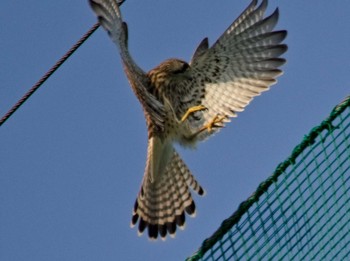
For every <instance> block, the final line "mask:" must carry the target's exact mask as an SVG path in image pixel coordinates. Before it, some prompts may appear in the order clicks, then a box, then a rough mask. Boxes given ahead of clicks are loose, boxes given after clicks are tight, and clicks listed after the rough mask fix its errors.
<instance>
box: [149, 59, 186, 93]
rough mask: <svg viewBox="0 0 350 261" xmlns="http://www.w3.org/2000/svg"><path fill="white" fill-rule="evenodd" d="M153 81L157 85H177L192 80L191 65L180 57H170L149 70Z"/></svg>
mask: <svg viewBox="0 0 350 261" xmlns="http://www.w3.org/2000/svg"><path fill="white" fill-rule="evenodd" d="M148 76H149V77H150V79H151V83H152V84H153V85H154V86H155V87H156V88H158V87H160V88H162V86H170V85H171V86H177V85H179V84H181V83H183V82H184V81H186V80H191V74H190V66H189V64H188V63H186V62H185V61H182V60H179V59H169V60H166V61H164V62H162V63H161V64H160V65H158V66H157V67H155V68H154V69H152V70H151V71H149V73H148Z"/></svg>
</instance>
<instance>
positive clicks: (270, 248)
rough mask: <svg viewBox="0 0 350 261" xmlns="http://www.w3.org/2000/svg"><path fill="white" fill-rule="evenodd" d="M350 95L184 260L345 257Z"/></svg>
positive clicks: (349, 251) (349, 228)
mask: <svg viewBox="0 0 350 261" xmlns="http://www.w3.org/2000/svg"><path fill="white" fill-rule="evenodd" d="M349 221H350V96H349V97H347V98H346V99H345V100H344V101H343V102H342V103H341V104H339V105H338V106H337V107H335V108H334V110H333V111H332V112H331V114H330V116H329V117H328V118H327V119H326V120H325V121H323V122H322V123H321V124H320V125H319V126H317V127H315V128H314V129H312V130H311V132H310V133H309V135H307V136H306V137H304V139H303V141H302V142H301V144H299V145H298V146H297V147H296V148H295V149H294V150H293V152H292V154H291V156H290V157H289V158H288V159H287V160H286V161H285V162H283V163H281V164H280V165H279V166H278V167H277V169H276V170H275V172H274V173H273V175H272V176H271V177H269V178H268V179H267V180H266V181H264V182H263V183H261V184H260V185H259V187H258V189H257V190H256V191H255V192H254V193H253V195H252V196H251V197H249V198H248V199H247V200H246V201H244V202H243V203H241V205H240V206H239V208H238V210H237V211H236V212H235V213H234V214H233V215H232V216H231V217H229V218H228V219H226V220H225V221H224V222H223V223H222V224H221V226H220V228H219V229H218V230H217V231H216V232H215V233H214V234H213V235H212V236H211V237H210V238H208V239H206V240H205V241H204V242H203V244H202V246H201V247H200V248H199V250H198V251H197V252H196V253H195V254H194V255H193V256H191V257H189V258H188V259H187V260H191V261H193V260H350V222H349Z"/></svg>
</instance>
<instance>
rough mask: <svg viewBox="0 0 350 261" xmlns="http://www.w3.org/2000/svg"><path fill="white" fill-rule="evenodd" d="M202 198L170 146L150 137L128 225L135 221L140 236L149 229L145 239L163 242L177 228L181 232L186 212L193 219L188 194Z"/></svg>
mask: <svg viewBox="0 0 350 261" xmlns="http://www.w3.org/2000/svg"><path fill="white" fill-rule="evenodd" d="M190 188H191V189H192V190H194V191H195V192H197V194H199V195H204V190H203V188H202V187H201V186H200V185H199V184H198V182H197V181H196V179H195V178H194V176H193V175H192V174H191V172H190V170H189V169H188V168H187V166H186V164H185V163H184V162H183V160H182V159H181V158H180V156H179V154H178V153H177V152H176V151H175V149H174V147H173V146H172V144H171V143H163V142H162V141H161V140H160V139H159V138H157V137H153V138H151V139H150V141H149V144H148V156H147V164H146V170H145V175H144V178H143V181H142V186H141V190H140V192H139V195H138V197H137V199H136V202H135V206H134V210H133V215H132V220H131V226H132V227H133V226H135V225H136V223H137V222H139V224H138V231H139V234H140V235H141V234H142V233H143V232H144V231H145V229H146V228H147V227H148V236H149V237H150V238H151V239H156V238H157V237H158V234H159V235H160V237H161V238H162V239H165V237H166V235H167V234H168V233H169V235H170V236H172V237H174V236H175V232H176V227H177V226H178V227H179V228H181V229H183V228H184V225H185V212H186V213H187V214H189V215H190V216H195V214H196V207H195V204H194V201H193V199H192V195H191V191H190Z"/></svg>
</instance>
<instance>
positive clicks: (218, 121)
mask: <svg viewBox="0 0 350 261" xmlns="http://www.w3.org/2000/svg"><path fill="white" fill-rule="evenodd" d="M225 119H227V116H226V115H220V114H217V115H216V116H215V117H214V118H213V119H212V120H211V121H210V122H209V123H207V124H205V125H204V126H203V127H202V128H201V129H200V131H199V132H202V131H204V130H208V132H211V131H212V130H213V128H223V127H224V126H223V123H224V120H225Z"/></svg>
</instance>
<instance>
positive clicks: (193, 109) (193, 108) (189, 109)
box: [181, 105, 207, 122]
mask: <svg viewBox="0 0 350 261" xmlns="http://www.w3.org/2000/svg"><path fill="white" fill-rule="evenodd" d="M202 110H207V107H205V106H204V105H197V106H193V107H191V108H188V110H187V111H186V113H185V114H184V116H182V118H181V122H184V121H185V120H186V119H187V118H188V116H190V114H191V113H194V112H196V111H202Z"/></svg>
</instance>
